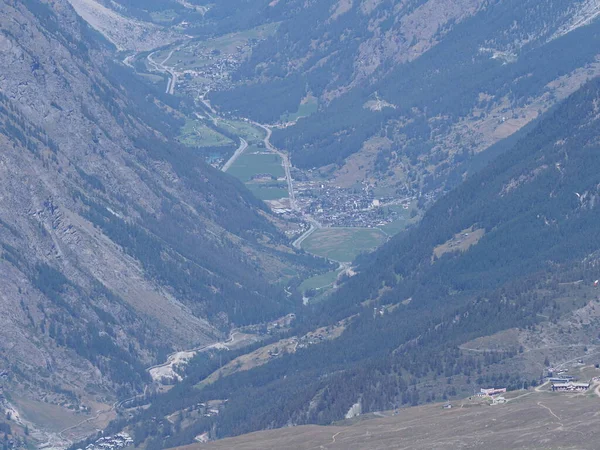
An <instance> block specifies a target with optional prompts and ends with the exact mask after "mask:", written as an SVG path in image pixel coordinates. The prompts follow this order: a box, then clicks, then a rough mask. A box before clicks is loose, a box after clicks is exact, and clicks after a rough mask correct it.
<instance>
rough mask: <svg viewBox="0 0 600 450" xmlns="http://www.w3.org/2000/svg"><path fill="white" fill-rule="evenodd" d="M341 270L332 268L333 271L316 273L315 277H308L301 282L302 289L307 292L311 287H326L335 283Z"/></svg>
mask: <svg viewBox="0 0 600 450" xmlns="http://www.w3.org/2000/svg"><path fill="white" fill-rule="evenodd" d="M339 273H340V271H339V270H332V271H331V272H327V273H322V274H320V275H315V276H314V277H310V278H307V279H306V280H304V281H303V282H302V283H300V286H299V288H300V291H302V292H306V291H308V290H309V289H319V290H320V289H325V288H328V287H330V286H332V285H333V283H335V280H337V277H338V275H339Z"/></svg>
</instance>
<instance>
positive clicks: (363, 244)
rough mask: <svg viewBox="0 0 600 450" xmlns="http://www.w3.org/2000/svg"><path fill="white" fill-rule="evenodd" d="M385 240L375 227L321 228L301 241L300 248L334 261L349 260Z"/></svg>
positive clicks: (383, 235) (383, 234)
mask: <svg viewBox="0 0 600 450" xmlns="http://www.w3.org/2000/svg"><path fill="white" fill-rule="evenodd" d="M385 240H386V235H385V233H383V232H382V231H381V230H378V229H376V228H321V229H319V230H317V231H315V232H314V233H313V234H311V235H310V236H309V237H308V238H307V239H306V240H305V241H304V242H303V243H302V248H303V249H304V250H306V251H307V252H310V253H313V254H315V255H318V256H323V257H325V258H329V259H332V260H334V261H343V262H350V261H352V260H354V258H356V256H358V255H359V254H360V253H362V252H366V251H369V250H372V249H374V248H376V247H378V246H379V245H380V244H382V243H383V242H385Z"/></svg>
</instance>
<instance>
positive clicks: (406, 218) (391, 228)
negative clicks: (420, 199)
mask: <svg viewBox="0 0 600 450" xmlns="http://www.w3.org/2000/svg"><path fill="white" fill-rule="evenodd" d="M389 209H390V210H392V211H395V212H398V214H399V215H400V217H399V218H398V219H396V220H394V221H393V222H390V223H388V224H387V225H383V226H382V227H380V228H381V229H382V230H383V231H385V232H386V233H387V234H389V235H390V236H393V235H394V234H396V233H400V232H401V231H404V230H405V229H406V227H407V226H409V225H411V224H413V223H415V222H417V221H418V220H419V216H418V215H417V216H415V217H412V218H411V217H410V216H411V213H412V211H413V210H416V206H413V205H411V206H410V208H409V209H404V208H403V207H402V206H400V205H394V206H389Z"/></svg>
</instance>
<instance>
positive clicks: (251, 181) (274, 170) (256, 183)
mask: <svg viewBox="0 0 600 450" xmlns="http://www.w3.org/2000/svg"><path fill="white" fill-rule="evenodd" d="M227 173H228V174H230V175H233V176H234V177H236V178H239V179H240V180H241V181H243V182H244V183H245V184H246V187H247V188H248V189H250V190H251V191H252V193H253V194H254V195H255V196H256V197H257V198H259V199H261V200H278V199H280V198H285V197H287V196H288V190H287V184H286V182H285V181H279V180H277V179H278V178H282V177H285V171H284V170H283V166H282V165H281V157H280V156H279V155H276V154H274V153H266V152H265V150H264V149H263V148H259V147H256V146H253V145H250V146H249V147H248V148H247V149H246V151H245V152H244V153H243V154H242V155H240V157H239V158H238V159H237V160H236V161H235V163H234V164H233V165H232V166H231V167H230V168H229V170H227ZM261 175H264V177H260V176H261ZM269 176H270V177H269Z"/></svg>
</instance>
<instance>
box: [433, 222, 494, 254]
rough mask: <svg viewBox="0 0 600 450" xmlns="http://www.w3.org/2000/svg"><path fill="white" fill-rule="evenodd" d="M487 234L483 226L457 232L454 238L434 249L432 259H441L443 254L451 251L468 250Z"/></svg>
mask: <svg viewBox="0 0 600 450" xmlns="http://www.w3.org/2000/svg"><path fill="white" fill-rule="evenodd" d="M484 234H485V230H484V229H483V228H478V229H473V227H470V228H467V229H465V230H462V231H461V232H460V233H456V234H455V235H454V237H452V239H449V240H447V241H446V242H444V243H443V244H441V245H438V246H437V247H435V248H434V249H433V255H431V260H432V261H434V260H435V259H439V258H441V257H442V255H444V254H446V253H451V252H466V251H467V250H468V249H469V248H470V247H472V246H473V245H475V244H477V243H478V242H479V240H480V239H481V238H482V237H483V235H484Z"/></svg>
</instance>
